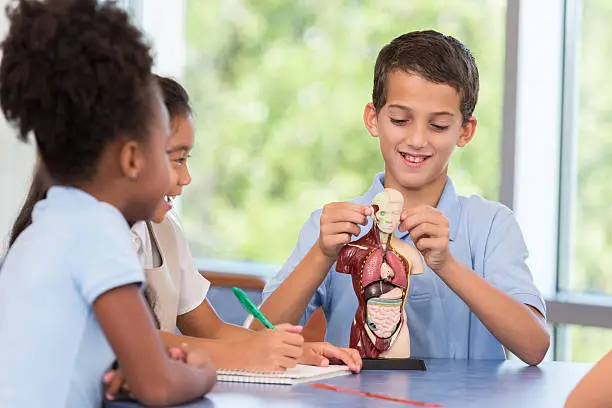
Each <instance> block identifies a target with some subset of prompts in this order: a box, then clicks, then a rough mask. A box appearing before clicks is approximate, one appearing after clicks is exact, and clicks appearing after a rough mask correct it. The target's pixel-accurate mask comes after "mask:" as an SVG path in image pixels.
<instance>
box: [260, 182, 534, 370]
mask: <svg viewBox="0 0 612 408" xmlns="http://www.w3.org/2000/svg"><path fill="white" fill-rule="evenodd" d="M383 185H384V173H380V174H377V175H376V177H375V178H374V182H373V183H372V186H371V187H370V189H369V190H368V192H367V193H365V195H363V196H361V197H358V198H356V199H354V200H352V202H353V203H357V204H369V203H370V202H371V201H372V199H373V198H374V196H375V195H376V194H378V193H379V192H381V191H382V190H383V188H384V187H383ZM438 209H440V210H441V211H442V212H443V213H444V215H445V216H446V218H448V220H449V228H450V243H449V246H450V251H451V253H452V254H453V256H454V257H455V258H456V259H458V260H459V261H461V262H463V263H464V264H465V265H467V266H469V267H471V268H472V269H473V270H474V271H475V272H476V273H477V274H478V275H480V276H482V277H483V278H485V279H486V280H487V281H488V282H489V283H491V284H492V285H493V286H495V287H497V288H498V289H500V290H502V291H504V292H506V293H507V294H508V295H510V296H512V297H513V298H514V299H516V300H517V301H519V302H521V303H524V304H527V305H531V306H533V307H535V308H536V309H538V310H539V311H540V312H542V314H543V315H544V316H545V304H544V301H543V299H542V296H541V294H540V292H539V291H538V289H537V288H536V287H535V285H534V283H533V278H532V275H531V272H530V270H529V268H528V267H527V264H526V263H525V260H526V258H527V255H528V253H527V247H526V246H525V241H524V239H523V236H522V233H521V230H520V228H519V226H518V223H517V222H516V219H515V218H514V216H513V214H512V212H511V211H510V210H509V209H508V208H507V207H505V206H503V205H502V204H499V203H495V202H491V201H487V200H485V199H483V198H481V197H478V196H471V197H464V196H459V195H457V193H456V192H455V188H454V186H453V183H452V181H451V180H450V178H447V181H446V185H445V187H444V191H443V193H442V196H441V198H440V202H439V203H438ZM320 217H321V210H317V211H315V212H314V213H312V215H311V216H310V218H309V219H308V221H307V222H306V224H304V226H303V227H302V230H301V231H300V235H299V238H298V243H297V246H296V247H295V249H294V251H293V253H292V254H291V256H290V257H289V259H288V260H287V261H286V262H285V264H284V265H283V267H282V268H281V269H280V271H279V272H278V273H277V274H276V276H275V277H274V278H272V279H271V280H270V281H269V282H268V283H267V284H266V287H265V288H264V293H263V298H264V300H265V299H266V298H267V297H268V296H270V294H271V293H272V292H273V291H274V290H275V289H276V288H277V287H278V286H279V285H280V283H281V282H282V281H283V280H284V279H285V278H286V277H287V276H288V275H289V274H290V273H291V272H292V271H293V270H294V269H295V267H296V266H297V265H298V263H299V262H300V261H301V260H302V258H303V257H304V255H306V253H307V252H308V251H309V250H310V248H311V247H312V245H313V244H314V243H315V242H316V240H317V238H318V236H319V226H320V224H319V219H320ZM370 228H371V220H370V221H369V223H368V225H367V226H365V227H362V228H361V234H360V236H359V237H361V236H363V235H364V234H365V233H366V232H367V231H368V230H369V229H370ZM395 234H396V235H397V236H398V237H399V238H401V239H403V240H404V241H406V242H410V243H412V240H411V238H410V236H409V235H408V233H400V232H399V231H395ZM335 268H336V265H335V264H334V265H333V266H332V268H331V270H330V272H329V273H328V275H327V276H326V278H325V280H324V281H323V283H322V284H321V286H320V287H319V288H318V290H317V292H316V293H315V295H314V296H313V297H312V299H311V300H310V303H309V304H308V307H307V309H306V312H305V313H304V316H303V317H302V320H301V324H304V323H305V322H306V321H308V319H309V318H310V315H311V314H312V312H313V311H315V310H316V309H317V308H318V307H319V306H322V307H323V311H324V312H325V316H326V318H327V333H326V341H329V342H331V343H333V344H335V345H337V346H341V347H348V344H349V334H350V331H351V323H352V321H353V318H354V316H355V311H356V310H357V306H358V303H357V297H356V295H355V292H354V291H353V286H352V281H351V279H352V277H351V275H347V274H341V273H338V272H336V270H335ZM406 314H407V318H408V327H409V330H410V345H411V354H412V356H414V357H422V358H460V359H504V358H505V353H504V349H503V347H502V345H501V343H500V342H499V341H498V340H497V339H496V338H495V337H494V336H493V335H492V334H491V333H490V332H489V330H488V329H487V328H486V327H485V326H484V325H483V324H482V323H481V322H480V320H479V319H478V318H477V317H476V315H474V313H472V312H471V311H470V309H469V308H468V306H467V305H466V304H465V303H464V302H463V300H461V299H460V298H459V297H458V296H457V295H456V294H455V293H454V292H453V291H452V290H451V289H450V288H449V287H448V286H447V285H446V284H445V283H444V282H443V281H442V280H441V279H440V278H439V277H438V276H437V275H436V274H435V272H433V271H432V270H431V269H430V268H429V267H427V266H425V272H424V273H423V274H422V275H413V276H411V278H410V289H409V292H408V299H407V301H406Z"/></svg>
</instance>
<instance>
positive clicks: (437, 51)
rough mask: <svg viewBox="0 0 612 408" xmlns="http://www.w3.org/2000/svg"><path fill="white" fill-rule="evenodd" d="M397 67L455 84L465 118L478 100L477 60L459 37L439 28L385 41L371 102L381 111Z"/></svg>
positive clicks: (427, 77) (438, 82) (471, 111)
mask: <svg viewBox="0 0 612 408" xmlns="http://www.w3.org/2000/svg"><path fill="white" fill-rule="evenodd" d="M395 71H404V72H411V73H416V74H418V75H421V76H422V77H423V78H425V79H427V80H428V81H431V82H434V83H437V84H447V85H450V86H452V87H453V88H455V89H456V90H457V92H458V93H459V97H460V98H461V106H460V110H461V115H462V116H463V121H466V120H467V119H468V118H469V117H470V116H472V114H473V113H474V108H475V107H476V102H477V100H478V87H479V80H478V68H477V67H476V61H475V60H474V57H473V56H472V54H471V53H470V50H468V49H467V47H466V46H465V45H463V44H462V43H461V42H460V41H458V40H456V39H455V38H453V37H450V36H447V35H444V34H441V33H439V32H437V31H433V30H427V31H413V32H410V33H407V34H403V35H400V36H399V37H397V38H395V39H394V40H393V41H391V42H390V43H389V44H387V45H385V46H384V47H383V49H382V50H380V53H379V54H378V58H376V65H375V67H374V89H373V90H372V102H373V103H374V107H375V108H376V111H377V112H379V111H380V110H381V109H382V107H383V106H385V103H386V102H387V78H388V76H389V74H390V73H392V72H395Z"/></svg>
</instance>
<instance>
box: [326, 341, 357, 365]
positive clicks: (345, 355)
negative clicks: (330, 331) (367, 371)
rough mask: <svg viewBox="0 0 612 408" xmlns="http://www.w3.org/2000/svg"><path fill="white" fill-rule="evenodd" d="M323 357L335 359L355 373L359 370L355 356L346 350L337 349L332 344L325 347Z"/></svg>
mask: <svg viewBox="0 0 612 408" xmlns="http://www.w3.org/2000/svg"><path fill="white" fill-rule="evenodd" d="M322 351H323V356H325V357H327V358H335V359H338V360H340V361H342V362H343V363H344V364H346V365H347V366H348V367H349V368H350V369H351V370H353V371H355V370H358V369H359V365H358V364H357V361H355V359H354V358H353V356H352V355H351V354H350V353H349V352H348V351H347V350H346V349H341V348H339V347H336V346H334V345H332V344H326V345H325V346H324V347H323V350H322Z"/></svg>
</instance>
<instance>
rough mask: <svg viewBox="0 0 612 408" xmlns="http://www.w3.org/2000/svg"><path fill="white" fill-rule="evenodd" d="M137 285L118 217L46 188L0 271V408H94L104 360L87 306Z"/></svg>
mask: <svg viewBox="0 0 612 408" xmlns="http://www.w3.org/2000/svg"><path fill="white" fill-rule="evenodd" d="M143 280H144V272H143V271H142V269H141V266H140V263H139V262H138V257H137V255H136V252H135V251H134V248H133V246H132V237H131V233H130V228H129V226H128V224H127V222H126V221H125V219H124V218H123V216H122V214H121V213H120V212H119V211H118V210H117V209H116V208H115V207H113V206H111V205H109V204H106V203H102V202H99V201H97V200H96V199H95V198H93V197H92V196H90V195H89V194H87V193H85V192H83V191H82V190H79V189H76V188H69V187H59V186H58V187H52V188H51V189H50V191H49V193H48V195H47V199H45V200H43V201H41V202H39V203H38V204H36V206H35V209H34V212H33V223H32V225H31V226H30V227H28V228H27V229H26V230H25V231H24V232H23V233H22V234H21V235H20V236H19V238H18V239H17V241H16V242H15V244H14V245H13V247H12V248H11V250H10V251H9V253H8V254H7V256H6V258H5V260H4V264H3V266H2V269H1V270H0V405H1V406H2V407H7V408H21V407H28V408H39V407H41V408H42V407H45V408H49V407H70V408H72V407H74V408H88V407H92V408H93V407H100V406H101V401H102V395H103V389H102V376H103V374H104V372H105V370H107V369H108V368H109V366H110V365H111V364H112V362H113V360H114V355H113V352H112V350H111V348H110V346H109V344H108V343H107V341H106V338H105V336H104V333H103V332H102V329H101V328H100V325H99V323H98V321H97V320H96V317H95V315H94V312H93V309H92V303H93V302H94V300H96V298H97V297H98V296H100V295H101V294H103V293H104V292H106V291H108V290H110V289H113V288H115V287H118V286H123V285H126V284H130V283H138V284H139V285H140V284H141V283H142V282H143Z"/></svg>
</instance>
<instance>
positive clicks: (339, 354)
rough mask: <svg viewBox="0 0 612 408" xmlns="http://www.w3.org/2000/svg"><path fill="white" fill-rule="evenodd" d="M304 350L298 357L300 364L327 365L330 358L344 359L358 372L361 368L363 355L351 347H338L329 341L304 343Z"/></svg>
mask: <svg viewBox="0 0 612 408" xmlns="http://www.w3.org/2000/svg"><path fill="white" fill-rule="evenodd" d="M303 350H304V352H303V353H302V356H301V357H300V358H299V359H298V363H299V364H307V365H314V366H321V367H327V366H329V364H330V360H332V361H333V360H336V361H338V360H339V361H342V362H343V363H344V364H346V365H347V366H348V367H349V368H350V369H351V371H353V372H356V373H358V372H359V371H360V370H361V365H362V361H361V356H360V355H359V352H358V351H357V350H355V349H351V348H340V347H336V346H334V345H333V344H331V343H327V342H313V343H304V346H303Z"/></svg>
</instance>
